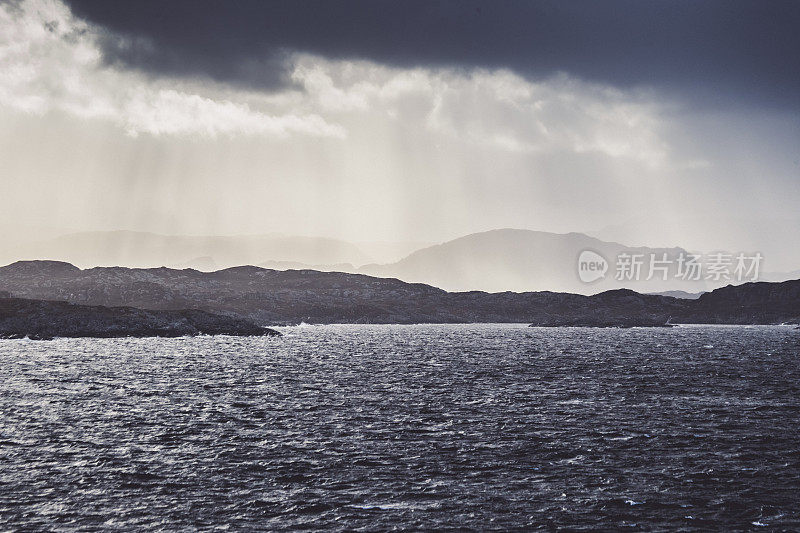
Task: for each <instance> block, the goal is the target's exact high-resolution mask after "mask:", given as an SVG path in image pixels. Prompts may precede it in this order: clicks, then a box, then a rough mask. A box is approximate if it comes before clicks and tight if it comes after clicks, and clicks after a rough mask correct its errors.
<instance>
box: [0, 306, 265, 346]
mask: <svg viewBox="0 0 800 533" xmlns="http://www.w3.org/2000/svg"><path fill="white" fill-rule="evenodd" d="M195 335H235V336H276V335H280V333H279V332H277V331H275V330H273V329H269V328H264V327H261V326H258V325H256V324H254V323H252V322H250V321H247V320H243V319H241V318H235V317H229V316H224V315H217V314H213V313H208V312H206V311H198V310H194V309H184V310H177V311H148V310H143V309H136V308H133V307H105V306H90V305H76V304H70V303H67V302H59V301H46V300H28V299H23V298H2V297H0V338H6V339H21V338H25V337H27V338H29V339H34V340H50V339H53V338H55V337H98V338H111V337H184V336H195Z"/></svg>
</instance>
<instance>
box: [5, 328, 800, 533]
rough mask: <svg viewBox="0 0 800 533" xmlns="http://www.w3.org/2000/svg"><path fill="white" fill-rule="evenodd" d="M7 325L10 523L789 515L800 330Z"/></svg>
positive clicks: (408, 523)
mask: <svg viewBox="0 0 800 533" xmlns="http://www.w3.org/2000/svg"><path fill="white" fill-rule="evenodd" d="M282 331H283V332H284V334H285V336H284V337H283V338H280V339H273V338H232V337H198V338H182V339H124V340H119V339H118V340H93V339H59V340H55V341H52V342H35V341H0V529H5V528H7V527H8V528H13V527H20V528H24V529H39V528H45V529H58V530H64V531H77V530H81V531H87V530H143V529H146V528H165V529H193V528H197V529H212V528H220V527H229V528H231V529H234V530H275V529H277V528H286V529H289V528H295V529H301V530H319V529H323V528H325V529H330V530H358V529H365V530H376V529H390V528H400V529H423V528H425V529H433V528H448V527H451V528H461V529H471V530H482V531H486V530H509V529H515V528H523V527H528V528H530V527H541V528H543V529H548V528H555V527H563V528H568V529H593V530H598V529H600V530H615V529H620V528H626V529H631V530H634V531H636V530H676V529H680V528H708V529H715V530H742V529H751V528H756V527H759V526H766V527H768V528H774V529H778V530H791V529H796V528H798V527H800V495H798V493H797V490H796V489H797V479H799V478H800V455H798V445H797V437H798V434H797V428H798V427H800V394H798V393H800V370H799V369H798V364H797V362H798V361H797V358H798V354H800V331H798V330H796V329H791V328H788V327H679V328H670V329H629V330H598V329H583V328H577V329H559V328H549V329H544V328H543V329H540V328H527V327H524V326H522V325H466V326H464V325H454V326H440V325H428V326H347V325H339V326H313V327H294V328H282Z"/></svg>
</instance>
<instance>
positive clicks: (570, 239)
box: [0, 229, 800, 295]
mask: <svg viewBox="0 0 800 533" xmlns="http://www.w3.org/2000/svg"><path fill="white" fill-rule="evenodd" d="M377 244H379V243H363V245H364V246H368V247H369V249H370V250H372V251H374V252H377V253H380V254H383V256H384V257H387V255H385V254H387V253H388V252H391V253H389V256H392V255H394V254H397V253H398V252H400V251H401V250H403V249H408V248H409V247H410V246H412V245H413V243H410V242H406V243H396V245H395V246H390V245H388V244H386V243H385V244H384V246H383V250H381V248H382V247H381V246H378V245H377ZM586 251H589V252H592V253H595V254H597V255H599V256H601V257H602V258H603V259H604V260H605V261H606V262H607V263H608V271H607V272H606V273H605V275H604V276H603V277H602V279H598V280H595V281H593V282H590V283H587V282H584V281H582V280H581V279H580V276H579V273H578V259H579V257H580V256H581V254H582V253H583V252H586ZM620 254H634V255H638V256H640V257H643V258H645V261H646V263H645V264H644V265H642V270H641V274H640V275H639V276H638V277H637V278H638V279H634V280H630V279H627V278H625V277H624V276H619V278H620V279H618V276H617V274H618V272H617V271H616V269H615V266H616V260H617V258H618V257H620ZM681 255H684V256H688V252H687V251H686V250H684V249H683V248H680V247H671V248H659V247H631V246H626V245H625V244H621V243H618V242H612V241H603V240H600V239H597V238H594V237H591V236H589V235H585V234H583V233H574V232H573V233H563V234H561V233H549V232H543V231H532V230H522V229H497V230H491V231H485V232H480V233H473V234H470V235H466V236H463V237H459V238H457V239H453V240H450V241H447V242H444V243H441V244H437V245H432V246H425V247H423V248H420V249H417V250H416V251H413V252H412V253H410V254H408V255H406V256H404V257H403V258H402V259H400V260H397V261H393V262H389V263H380V262H375V261H373V260H372V259H371V258H370V257H369V256H368V255H367V254H365V253H364V252H363V251H362V249H361V248H360V247H359V245H355V244H353V243H349V242H346V241H341V240H337V239H324V238H314V237H302V236H299V237H298V236H290V235H280V234H268V235H255V236H216V237H215V236H208V237H203V236H169V235H158V234H152V233H142V232H129V231H114V232H95V233H78V234H72V235H66V236H62V237H59V238H57V239H52V240H49V241H43V242H38V243H37V242H32V243H28V244H27V245H26V246H23V247H21V248H16V249H2V248H0V256H5V257H9V258H13V259H20V258H24V259H41V258H45V259H56V260H63V261H67V262H70V263H73V264H78V265H79V266H82V267H94V266H102V265H105V266H115V265H122V266H128V267H136V268H153V267H159V266H169V267H171V268H178V269H183V268H194V269H197V270H201V271H205V272H211V271H216V270H219V269H222V268H227V267H233V266H237V265H243V264H252V265H259V266H264V267H267V268H270V269H277V270H290V269H295V270H318V271H327V272H346V273H353V274H356V273H357V274H367V275H371V276H377V277H385V278H386V277H393V278H398V279H401V280H403V281H407V282H412V283H426V284H429V285H433V286H436V287H440V288H443V289H446V290H449V291H469V290H483V291H488V292H501V291H508V290H511V291H516V292H526V291H543V290H553V291H559V292H571V293H577V294H596V293H599V292H603V291H606V290H613V289H620V288H630V289H635V290H637V291H638V292H642V293H659V294H670V291H683V292H685V293H690V294H699V293H702V292H707V291H709V290H712V289H715V288H718V287H721V286H724V285H725V284H727V283H728V281H726V280H724V279H722V280H716V281H715V280H711V279H706V277H705V276H703V277H701V278H700V279H697V280H691V281H689V280H685V279H681V278H680V277H679V276H678V270H677V260H678V258H679V257H680V256H681ZM394 256H395V257H396V255H394ZM665 256H666V257H667V258H668V259H669V261H670V263H671V264H670V266H669V268H668V272H667V279H666V280H663V279H662V278H661V276H660V275H658V274H659V273H658V272H652V273H651V272H649V271H648V265H649V264H650V258H651V257H652V258H663V257H665ZM13 259H11V260H13ZM11 260H9V262H11ZM651 274H652V275H651ZM793 274H797V272H795V273H784V274H780V273H774V274H770V273H768V272H764V268H763V267H762V268H761V269H760V276H759V281H783V280H786V279H795V278H797V277H800V276H798V275H793ZM648 278H649V279H648ZM674 294H676V295H677V294H679V293H674Z"/></svg>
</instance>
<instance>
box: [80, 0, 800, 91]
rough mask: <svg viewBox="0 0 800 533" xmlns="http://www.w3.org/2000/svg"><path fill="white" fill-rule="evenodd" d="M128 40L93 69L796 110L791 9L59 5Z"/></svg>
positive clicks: (799, 83) (797, 13)
mask: <svg viewBox="0 0 800 533" xmlns="http://www.w3.org/2000/svg"><path fill="white" fill-rule="evenodd" d="M69 3H70V4H71V6H72V8H73V10H74V12H75V13H76V14H77V15H79V16H81V17H83V18H86V19H88V20H90V21H92V22H95V23H98V24H100V25H102V26H105V27H108V28H109V29H111V30H113V31H114V32H115V33H118V34H123V35H126V36H128V37H130V38H131V39H130V40H129V41H128V44H127V45H126V46H123V47H121V46H119V45H118V44H116V45H109V46H108V47H107V50H106V54H107V59H108V60H110V61H121V62H124V63H127V64H129V65H132V66H135V67H138V68H141V69H143V70H146V71H151V72H156V73H169V74H173V75H174V74H177V75H196V74H205V75H210V76H212V77H214V78H217V79H220V80H225V81H229V82H235V83H240V84H244V85H249V86H254V87H274V86H275V85H276V84H280V83H282V82H284V81H285V80H284V77H283V72H282V70H281V57H282V53H284V52H286V51H295V50H297V51H304V52H311V53H314V54H320V55H324V56H327V57H331V58H363V59H370V60H374V61H379V62H382V63H388V64H392V65H398V66H463V67H473V66H480V67H489V68H494V67H506V68H511V69H513V70H515V71H517V72H519V73H521V74H524V75H533V76H542V75H549V74H552V73H554V72H559V71H564V72H568V73H570V74H572V75H576V76H579V77H582V78H585V79H589V80H593V81H600V82H605V83H610V84H612V85H616V86H625V87H628V86H632V85H646V86H654V87H657V88H660V89H666V90H674V91H678V92H683V93H695V94H696V95H699V96H700V97H702V98H703V99H706V100H707V99H708V98H709V97H710V98H711V99H714V98H720V99H725V100H727V99H730V98H735V99H740V98H745V99H748V100H755V101H757V102H758V103H761V104H774V105H779V106H786V105H789V106H792V107H795V106H800V103H798V102H797V100H798V98H797V96H798V94H800V57H799V53H798V51H799V50H800V32H798V31H797V28H798V27H800V2H786V1H770V2H767V1H752V2H737V1H724V2H723V1H706V2H700V1H694V0H692V1H671V2H653V1H641V0H625V1H608V2H596V1H573V2H563V1H545V2H542V1H540V2H513V1H506V2H496V1H492V2H480V1H460V2H443V1H438V2H428V1H416V0H415V1H408V0H407V1H402V2H401V1H386V0H381V1H376V0H369V1H344V2H328V1H306V0H294V1H282V2H268V1H262V0H237V1H231V2H223V1H210V0H169V1H164V0H139V1H136V2H109V1H108V0H70V1H69Z"/></svg>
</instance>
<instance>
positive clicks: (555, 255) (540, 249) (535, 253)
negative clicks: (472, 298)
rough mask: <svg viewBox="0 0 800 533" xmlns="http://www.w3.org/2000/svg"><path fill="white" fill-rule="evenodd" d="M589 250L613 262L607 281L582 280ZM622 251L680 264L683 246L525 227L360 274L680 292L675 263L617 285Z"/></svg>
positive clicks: (484, 286)
mask: <svg viewBox="0 0 800 533" xmlns="http://www.w3.org/2000/svg"><path fill="white" fill-rule="evenodd" d="M585 250H590V251H592V252H595V253H597V254H599V255H601V256H602V257H603V258H605V259H606V260H607V261H608V262H609V268H610V270H609V271H608V272H607V273H606V276H605V278H604V279H601V280H598V281H596V282H594V283H583V282H581V280H580V279H579V277H578V258H579V256H580V254H581V252H583V251H585ZM621 253H631V254H634V253H635V254H643V255H644V256H646V257H650V254H655V256H657V257H662V256H663V254H667V256H668V257H669V258H670V259H671V260H672V261H675V260H676V259H677V258H678V256H679V255H680V254H681V253H683V254H687V253H688V252H686V251H685V250H683V249H682V248H647V247H630V246H625V245H623V244H620V243H616V242H606V241H601V240H600V239H596V238H594V237H590V236H588V235H585V234H583V233H564V234H561V233H549V232H544V231H531V230H520V229H498V230H491V231H486V232H482V233H473V234H471V235H466V236H464V237H461V238H458V239H454V240H452V241H448V242H445V243H442V244H439V245H436V246H430V247H428V248H424V249H422V250H418V251H416V252H414V253H412V254H411V255H409V256H408V257H406V258H405V259H402V260H401V261H398V262H396V263H392V264H388V265H366V266H364V267H362V268H360V269H359V270H358V271H359V272H362V273H364V274H370V275H373V276H392V277H397V278H399V279H402V280H404V281H409V282H420V283H429V284H431V285H435V286H437V287H441V288H443V289H446V290H451V291H463V290H484V291H489V292H497V291H505V290H510V291H517V292H524V291H541V290H552V291H560V292H574V293H581V294H594V293H598V292H601V291H604V290H611V289H618V288H625V287H627V288H634V286H635V288H636V289H637V290H639V291H640V292H659V291H665V290H671V289H675V288H676V285H677V284H676V283H675V279H674V278H675V274H676V267H675V265H674V264H673V266H672V267H671V269H670V271H669V277H668V280H667V281H661V280H660V279H653V280H650V281H647V280H645V279H644V278H645V277H646V275H647V274H648V273H647V271H646V270H645V271H644V273H643V276H642V279H641V280H638V281H635V282H625V281H618V280H616V279H615V272H614V270H613V268H614V267H613V262H614V259H615V258H616V257H617V256H618V255H619V254H621ZM681 288H684V289H691V292H701V291H704V290H707V288H708V286H707V284H706V283H705V282H703V281H700V282H686V283H683V284H682V287H681Z"/></svg>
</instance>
